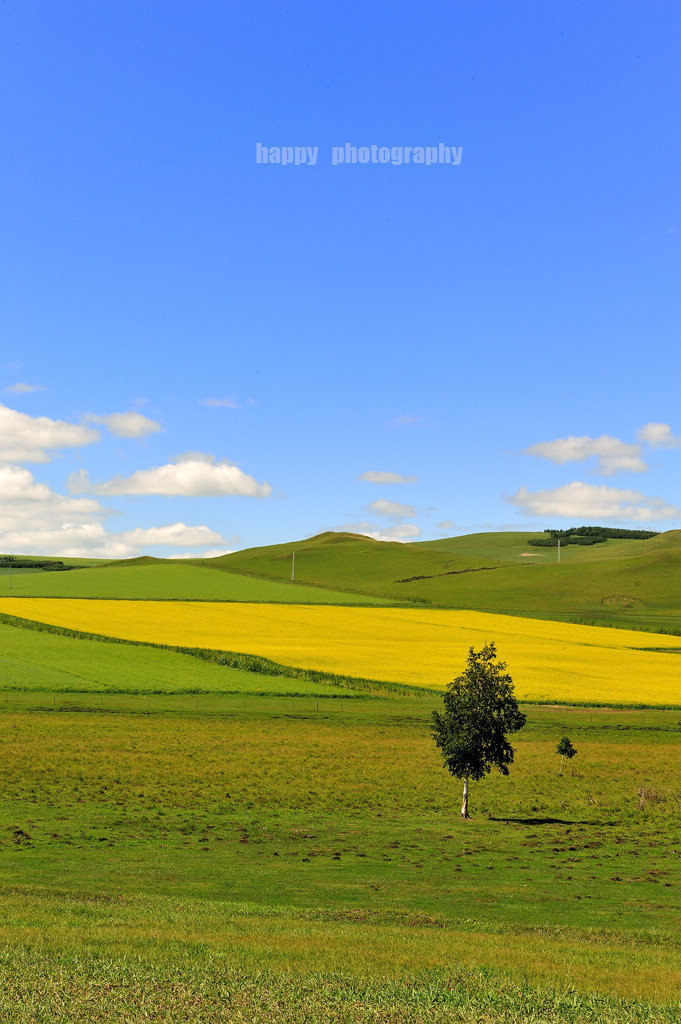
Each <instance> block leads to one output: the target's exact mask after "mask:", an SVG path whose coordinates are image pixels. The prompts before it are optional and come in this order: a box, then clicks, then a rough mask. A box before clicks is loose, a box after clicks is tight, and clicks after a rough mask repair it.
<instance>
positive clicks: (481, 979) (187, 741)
mask: <svg viewBox="0 0 681 1024" xmlns="http://www.w3.org/2000/svg"><path fill="white" fill-rule="evenodd" d="M32 639H35V637H32ZM74 643H75V642H74ZM105 646H106V645H102V647H105ZM116 653H118V649H116ZM165 656H167V655H165ZM20 696H21V695H17V694H14V695H10V697H11V699H10V701H9V703H8V704H7V705H5V704H3V703H0V714H2V728H1V729H0V785H1V786H2V792H3V802H2V805H1V807H0V879H1V880H2V883H3V886H2V895H1V896H0V906H1V907H2V912H1V914H0V922H1V923H0V978H2V985H0V1014H4V1018H3V1017H0V1019H8V1020H10V1019H11V1020H13V1021H14V1020H17V1021H22V1022H23V1021H26V1022H28V1021H31V1022H33V1021H43V1020H44V1021H48V1020H49V1021H53V1020H57V1021H61V1020H63V1021H67V1020H68V1021H69V1022H71V1021H77V1022H80V1021H86V1020H88V1021H92V1020H106V1021H111V1020H114V1021H119V1020H120V1021H132V1020H138V1019H144V1017H143V1016H141V1015H142V1014H143V1013H147V1014H148V1019H150V1020H170V1021H177V1022H178V1024H179V1021H185V1020H195V1021H202V1022H206V1021H208V1022H212V1021H216V1022H217V1021H222V1020H225V1019H226V1020H230V1021H231V1020H234V1021H244V1022H246V1021H262V1022H264V1021H269V1020H272V1021H275V1022H279V1021H281V1022H284V1021H286V1022H289V1021H291V1022H293V1021H296V1022H302V1021H306V1020H314V1021H315V1022H317V1021H321V1022H326V1021H328V1022H332V1021H333V1022H341V1021H342V1022H348V1024H354V1022H356V1021H360V1022H362V1021H367V1022H368V1021H372V1022H375V1024H379V1022H386V1024H387V1022H392V1024H395V1022H398V1021H399V1022H401V1021H411V1022H414V1024H422V1022H423V1024H425V1022H426V1021H428V1022H432V1021H459V1022H461V1024H463V1022H464V1021H466V1022H469V1021H473V1022H475V1021H479V1022H483V1021H485V1022H489V1024H491V1022H492V1021H503V1022H508V1024H511V1022H514V1024H518V1022H519V1021H530V1020H532V1021H546V1022H548V1024H551V1022H558V1021H575V1022H581V1021H593V1022H594V1024H596V1022H600V1021H606V1022H608V1024H610V1022H612V1024H621V1022H629V1021H631V1022H633V1021H636V1022H639V1021H640V1022H641V1024H643V1021H648V1020H650V1021H669V1022H672V1021H674V1020H676V1019H678V1015H679V1012H680V1010H681V1003H680V1002H679V1000H681V975H680V974H679V970H678V964H679V958H680V956H681V924H680V922H681V913H680V911H681V858H680V856H679V851H680V846H681V828H680V826H679V824H678V810H679V803H680V802H681V782H679V776H678V763H679V757H680V755H681V732H680V731H679V729H678V726H677V720H678V712H654V713H653V712H650V713H646V715H645V716H644V719H643V720H642V719H641V716H640V715H636V714H629V715H626V714H624V713H619V714H617V715H612V714H610V713H608V712H605V711H604V712H597V711H589V712H583V711H582V712H572V711H569V710H566V709H563V710H558V709H554V710H553V711H550V710H545V711H543V712H540V711H539V710H538V709H528V711H529V722H528V725H527V727H526V728H525V729H524V730H522V731H521V732H520V733H518V734H517V736H516V746H517V756H516V763H515V765H514V766H513V767H512V770H511V775H510V777H509V778H507V779H504V778H503V777H501V776H499V775H493V776H490V777H489V778H488V779H487V780H485V781H483V782H481V783H478V784H474V785H473V787H472V796H471V809H472V813H473V815H474V821H473V822H470V823H462V822H460V821H459V820H458V818H457V808H458V803H459V785H458V784H457V783H456V782H455V781H454V780H452V779H451V778H450V777H449V776H448V775H447V773H446V772H444V771H443V769H442V768H441V765H440V761H439V759H438V755H437V751H436V749H435V747H434V745H433V743H432V740H431V739H430V736H429V731H428V718H427V714H428V710H429V708H428V707H426V703H427V702H424V700H423V699H419V698H408V697H404V698H401V699H396V698H395V699H390V698H386V699H384V700H383V699H380V700H379V699H374V700H364V701H361V700H356V701H353V702H352V703H349V704H346V706H345V708H344V709H340V708H339V707H338V706H337V705H338V702H335V701H333V702H332V701H329V702H328V705H325V703H323V702H320V710H319V711H317V710H316V707H317V705H316V702H315V703H314V705H313V702H312V701H311V700H309V699H308V700H307V701H303V702H301V706H300V707H299V709H298V710H297V711H296V712H295V713H294V712H293V711H291V712H289V713H284V712H283V710H281V709H279V710H276V711H275V710H272V711H270V712H269V713H267V712H265V713H263V710H262V708H263V699H261V698H255V697H250V698H248V697H246V698H244V699H243V700H242V701H241V703H240V704H238V703H237V702H236V700H235V699H234V698H225V701H226V703H225V705H224V709H223V711H224V713H222V714H219V713H217V714H213V715H212V716H210V717H209V716H205V715H202V714H196V713H195V712H194V711H192V710H191V707H190V706H187V705H185V709H184V710H183V711H177V712H175V713H172V714H171V713H161V712H158V713H153V712H151V713H149V712H146V713H140V714H123V713H113V712H112V711H108V712H106V711H104V712H97V711H92V710H90V711H89V712H84V711H79V712H70V713H69V712H64V711H58V710H55V711H53V712H50V711H46V710H32V711H27V710H26V709H25V707H24V706H23V705H22V703H21V700H18V701H17V703H13V702H12V700H13V699H15V700H16V699H17V698H19V697H20ZM85 699H87V695H83V700H85ZM266 702H267V700H266V699H265V703H266ZM332 704H333V705H334V706H336V709H335V710H334V711H333V712H331V711H330V710H329V706H330V705H332ZM57 706H59V705H57ZM565 732H568V734H569V735H570V738H571V739H572V741H573V743H574V745H575V746H576V748H577V750H578V754H577V757H576V758H575V759H574V760H573V762H572V763H571V765H570V766H569V767H568V768H567V769H566V770H565V774H564V776H563V777H562V778H559V777H558V774H557V773H558V762H559V758H558V757H557V755H556V754H555V752H554V751H555V745H556V742H557V740H558V739H560V737H561V736H562V735H563V734H564V733H565ZM622 999H624V1000H625V1002H624V1003H622V1002H618V1000H622ZM126 1001H127V1002H126ZM649 1004H650V1005H649ZM126 1006H127V1009H126ZM225 1008H227V1010H228V1015H226V1014H225ZM126 1013H127V1016H126ZM136 1014H137V1016H136Z"/></svg>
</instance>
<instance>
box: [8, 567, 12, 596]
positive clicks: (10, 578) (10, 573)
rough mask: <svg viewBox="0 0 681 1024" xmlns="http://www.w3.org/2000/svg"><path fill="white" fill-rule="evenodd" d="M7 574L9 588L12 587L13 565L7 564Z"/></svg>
mask: <svg viewBox="0 0 681 1024" xmlns="http://www.w3.org/2000/svg"><path fill="white" fill-rule="evenodd" d="M7 575H8V576H9V589H10V590H11V589H12V566H11V565H8V566H7Z"/></svg>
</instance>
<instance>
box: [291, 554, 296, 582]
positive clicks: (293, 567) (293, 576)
mask: <svg viewBox="0 0 681 1024" xmlns="http://www.w3.org/2000/svg"><path fill="white" fill-rule="evenodd" d="M295 580H296V553H295V551H294V552H293V554H292V555H291V583H295Z"/></svg>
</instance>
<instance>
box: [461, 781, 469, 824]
mask: <svg viewBox="0 0 681 1024" xmlns="http://www.w3.org/2000/svg"><path fill="white" fill-rule="evenodd" d="M461 818H462V819H463V820H464V821H470V820H471V816H470V814H469V813H468V776H466V777H465V779H464V780H463V802H462V804H461Z"/></svg>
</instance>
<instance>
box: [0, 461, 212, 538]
mask: <svg viewBox="0 0 681 1024" xmlns="http://www.w3.org/2000/svg"><path fill="white" fill-rule="evenodd" d="M0 494H2V503H0V550H2V551H4V552H8V553H14V554H35V555H56V556H60V555H61V556H65V557H92V558H130V557H133V556H135V555H138V554H140V553H141V552H142V551H144V549H145V548H149V547H183V548H184V547H189V548H191V547H196V548H209V549H210V550H213V549H214V546H215V545H224V543H225V538H224V537H223V536H222V535H221V534H219V533H218V532H217V531H216V530H212V529H210V527H208V526H187V525H186V524H185V523H173V524H171V525H168V526H152V527H149V528H147V529H142V528H141V527H137V528H135V529H133V530H125V531H123V532H121V533H111V532H109V531H108V530H107V529H106V528H105V526H104V524H103V522H102V520H104V519H105V518H106V517H107V516H108V515H109V514H110V513H109V512H108V510H107V509H105V508H103V507H102V505H100V503H99V502H98V501H97V500H96V499H95V498H72V497H66V496H64V495H62V494H57V493H56V492H55V491H53V490H51V489H50V488H49V487H48V486H47V485H46V484H41V483H38V482H37V481H36V480H34V478H33V474H32V473H31V472H30V471H29V470H28V469H25V468H24V467H23V466H12V465H7V466H0ZM220 550H222V548H221V549H220Z"/></svg>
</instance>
